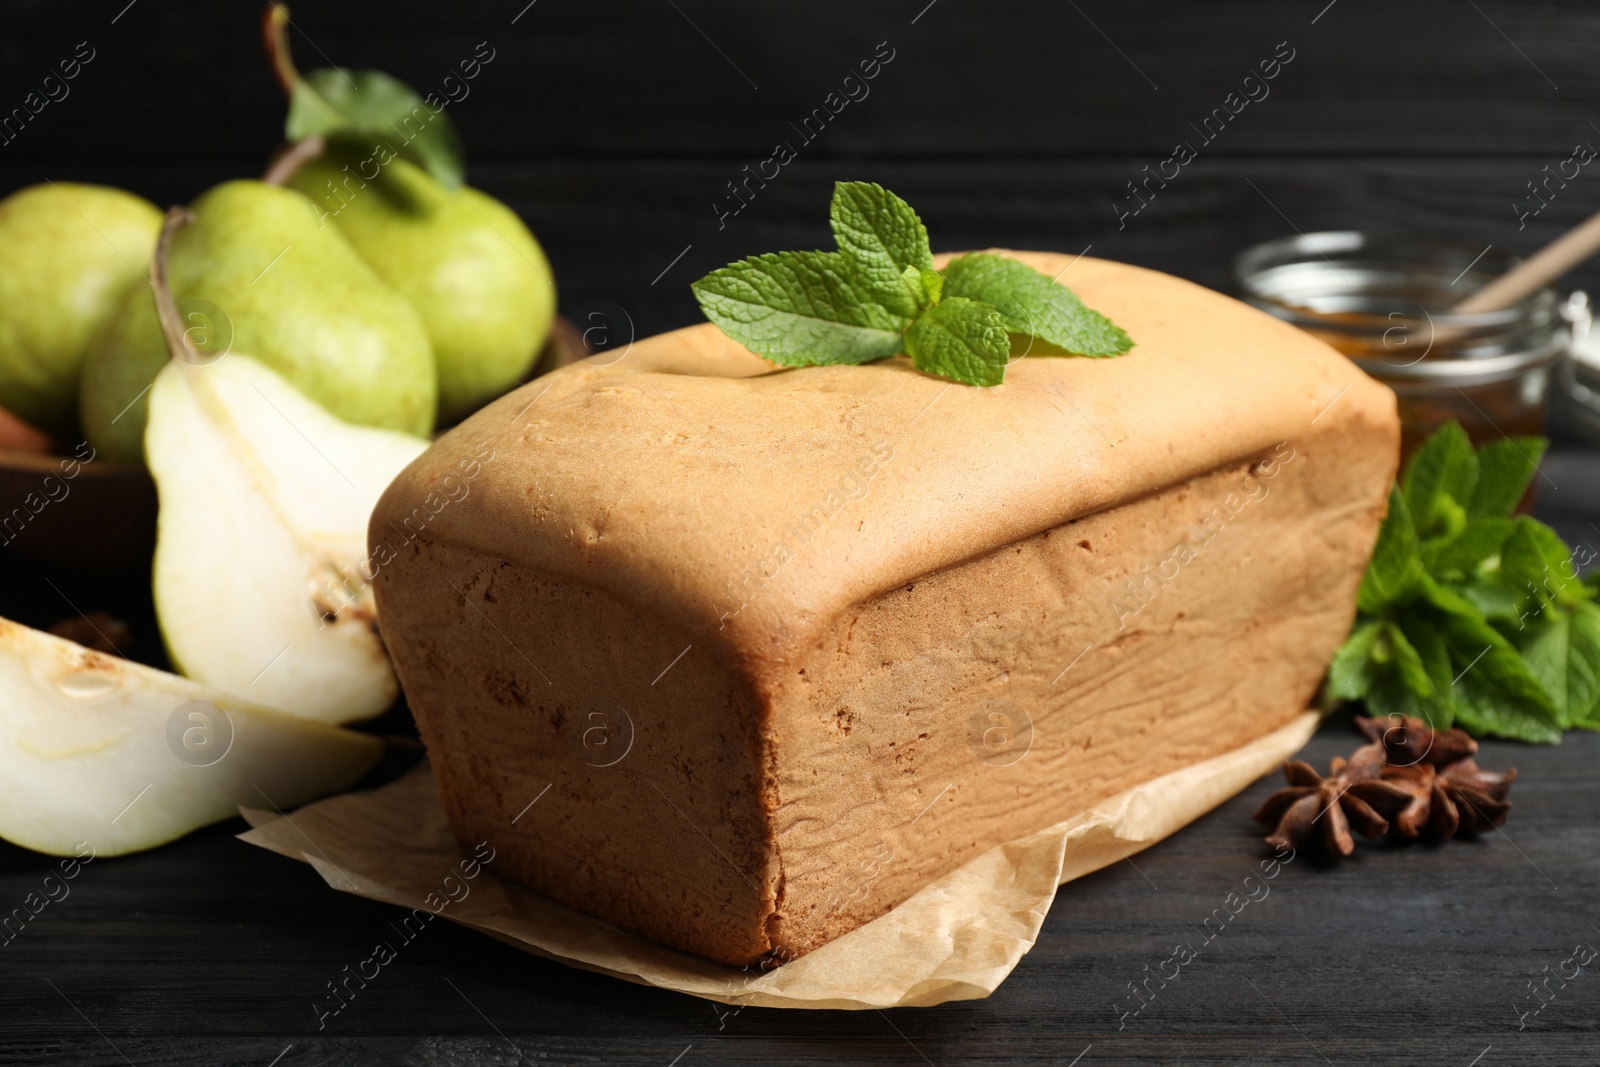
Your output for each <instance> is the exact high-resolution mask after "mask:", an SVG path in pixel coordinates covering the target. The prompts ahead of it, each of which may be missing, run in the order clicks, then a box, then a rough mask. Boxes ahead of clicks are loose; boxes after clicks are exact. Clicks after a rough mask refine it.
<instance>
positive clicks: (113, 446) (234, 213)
mask: <svg viewBox="0 0 1600 1067" xmlns="http://www.w3.org/2000/svg"><path fill="white" fill-rule="evenodd" d="M190 212H191V214H192V215H193V223H192V224H191V225H188V226H184V227H183V228H181V229H180V230H178V231H177V232H176V233H175V234H174V235H173V238H172V241H171V248H170V250H169V252H168V255H167V260H166V268H167V283H168V286H169V288H170V290H171V292H172V295H173V298H174V301H175V303H176V305H177V310H178V314H179V316H180V319H181V326H182V328H183V330H184V333H185V336H186V337H187V339H188V342H189V345H188V348H189V350H190V351H191V352H192V353H194V359H195V361H196V362H199V363H207V362H212V361H215V360H216V359H219V358H221V357H222V356H223V355H225V354H227V353H229V352H236V353H240V354H244V355H247V356H249V357H251V358H254V359H257V360H260V361H261V362H262V363H264V364H266V365H267V366H268V367H270V368H272V369H273V370H274V371H276V372H277V373H278V374H279V375H281V376H282V377H283V378H285V379H286V380H288V381H289V382H290V383H291V384H292V385H293V386H294V387H295V388H297V389H298V390H299V391H300V392H302V393H304V394H305V395H306V396H308V397H310V398H311V399H312V400H313V401H315V402H316V403H317V404H319V405H321V406H322V407H324V408H326V409H327V410H328V411H330V412H332V413H333V414H334V415H336V416H338V417H339V418H340V419H342V420H344V421H346V422H351V423H355V424H357V425H362V426H376V427H381V428H384V429H391V430H398V431H401V432H404V433H410V434H426V433H427V432H428V431H429V430H430V429H431V428H432V426H433V420H434V413H435V410H436V406H437V381H436V375H435V370H434V362H433V352H432V349H431V347H430V346H429V344H428V337H427V332H426V331H425V330H424V328H423V325H422V322H421V320H419V319H418V317H417V314H416V312H415V311H414V310H413V309H412V307H411V304H410V303H409V302H408V301H407V300H406V299H405V298H404V297H402V296H401V295H400V294H398V293H396V292H395V291H394V290H393V289H391V288H390V287H389V286H388V285H387V284H385V283H384V281H383V280H382V279H381V278H379V277H378V276H377V274H375V273H374V272H373V271H372V269H371V268H370V267H369V266H368V265H367V263H366V261H365V260H363V259H362V258H361V257H360V256H359V255H357V254H356V251H355V249H354V248H352V247H351V246H350V243H349V242H348V241H346V240H345V239H344V237H343V236H342V235H341V234H340V233H339V231H338V230H337V229H335V228H334V227H331V226H324V225H321V224H320V222H319V218H318V211H317V209H316V208H315V206H314V205H313V204H312V203H311V201H309V200H308V199H306V197H304V196H302V195H301V194H300V193H298V192H295V191H294V190H292V189H284V188H281V187H279V186H276V185H270V184H267V183H265V182H259V181H242V180H241V181H230V182H225V183H223V184H222V185H219V186H217V187H215V188H214V189H212V190H210V191H209V192H207V193H205V194H204V195H203V196H201V197H200V198H199V199H198V200H196V201H195V202H194V204H193V205H192V206H191V208H190ZM167 359H168V353H167V346H166V343H165V341H164V339H163V335H162V331H161V324H160V321H159V319H158V318H157V316H156V308H155V303H154V298H153V296H152V294H151V292H150V291H149V289H148V288H145V289H142V290H140V291H138V292H132V293H129V294H128V296H127V298H126V299H125V300H124V302H123V305H122V307H121V310H120V313H119V315H118V316H117V317H116V318H115V319H114V320H113V321H112V322H111V323H109V324H108V326H107V328H106V329H105V331H104V332H103V333H102V334H101V336H100V338H99V339H98V341H97V342H96V344H95V345H94V346H93V349H92V351H91V353H90V355H89V358H88V361H87V363H86V364H85V366H84V372H83V386H82V396H81V403H82V419H83V426H84V430H85V432H86V433H87V435H88V437H89V441H90V443H91V444H93V445H94V446H95V448H96V449H98V450H99V451H100V453H101V454H102V455H105V456H107V457H108V458H112V459H119V460H126V461H130V462H140V461H141V460H142V458H143V451H144V448H143V446H144V430H145V423H146V420H147V405H148V392H149V388H150V384H151V382H153V381H154V380H155V377H156V374H157V373H158V372H159V371H160V370H161V369H162V367H164V366H165V365H166V363H167Z"/></svg>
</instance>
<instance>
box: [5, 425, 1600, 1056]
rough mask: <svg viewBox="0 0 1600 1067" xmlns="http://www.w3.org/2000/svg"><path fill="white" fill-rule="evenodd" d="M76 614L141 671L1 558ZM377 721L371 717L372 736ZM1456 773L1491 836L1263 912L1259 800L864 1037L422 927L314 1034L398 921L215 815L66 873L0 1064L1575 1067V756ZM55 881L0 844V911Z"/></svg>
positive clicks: (1533, 752)
mask: <svg viewBox="0 0 1600 1067" xmlns="http://www.w3.org/2000/svg"><path fill="white" fill-rule="evenodd" d="M1545 469H1546V473H1547V474H1548V475H1549V476H1550V482H1551V483H1553V484H1554V485H1555V486H1556V488H1555V489H1548V488H1547V491H1546V492H1545V493H1544V495H1543V496H1542V497H1541V498H1540V513H1541V514H1542V515H1543V517H1545V518H1546V519H1549V520H1550V521H1552V522H1554V523H1555V524H1556V525H1557V526H1558V528H1560V529H1561V530H1562V532H1563V534H1564V535H1565V536H1566V537H1567V538H1568V539H1569V540H1570V541H1573V542H1585V543H1588V544H1591V545H1592V544H1600V530H1597V529H1596V528H1595V526H1593V525H1591V523H1594V524H1595V525H1600V455H1594V454H1590V453H1582V452H1576V451H1572V450H1567V451H1558V452H1556V453H1554V454H1552V455H1551V456H1550V457H1549V458H1548V459H1547V461H1546V465H1545ZM1542 484H1543V483H1542ZM69 602H70V603H69ZM72 604H76V605H78V607H80V608H82V609H84V610H94V609H99V608H104V609H110V610H112V611H113V612H115V613H117V614H119V615H121V616H123V617H124V618H127V619H129V620H130V621H131V623H132V625H133V629H134V632H135V634H134V640H135V645H134V646H133V649H132V652H133V653H134V654H139V653H144V654H145V656H146V658H150V659H153V660H157V661H159V658H160V657H159V642H158V641H157V638H156V635H155V631H154V620H153V618H152V616H151V609H150V605H149V601H148V594H147V591H146V578H145V576H144V575H142V574H135V575H129V576H124V577H122V578H120V579H116V580H108V579H106V578H104V577H94V576H88V575H83V574H73V573H68V572H54V571H52V572H44V571H40V570H37V569H35V568H32V567H28V566H24V565H19V564H17V563H16V562H15V561H11V560H5V561H4V562H3V564H0V615H6V616H10V617H15V618H18V619H20V620H21V621H24V622H28V623H32V624H35V625H47V624H48V623H49V622H51V621H53V620H55V619H58V618H62V617H69V616H71V615H73V611H74V609H73V607H72ZM0 699H5V695H4V694H0ZM405 726H406V722H405V719H404V715H403V713H398V714H392V715H391V716H390V717H388V718H387V719H386V720H383V721H381V722H380V723H379V724H378V727H377V729H379V730H380V731H388V730H398V729H404V728H405ZM1357 741H1358V735H1357V734H1356V733H1355V732H1354V730H1353V729H1352V728H1351V726H1350V723H1349V721H1348V719H1347V718H1337V717H1336V718H1335V719H1332V720H1330V721H1329V722H1328V723H1327V724H1325V725H1324V727H1323V729H1322V730H1321V732H1320V733H1319V734H1318V735H1317V737H1316V738H1315V739H1314V740H1313V741H1312V743H1311V745H1310V746H1309V748H1308V750H1307V752H1306V758H1308V759H1310V760H1311V761H1312V762H1313V763H1315V764H1317V765H1318V766H1325V765H1326V762H1327V760H1328V759H1329V758H1331V757H1332V756H1333V755H1335V754H1340V753H1348V752H1349V750H1350V749H1351V748H1353V747H1354V745H1355V744H1356V743H1357ZM404 762H405V761H404V758H403V757H395V758H391V760H390V761H388V762H387V763H386V764H385V765H384V766H383V767H380V768H379V770H378V771H377V772H375V779H374V780H381V779H382V778H383V777H386V776H392V775H393V774H395V773H397V772H398V771H399V770H400V769H401V768H402V766H403V765H404ZM1481 762H1482V763H1483V764H1484V765H1485V766H1490V767H1504V766H1512V765H1514V766H1516V767H1518V768H1519V770H1520V771H1521V777H1520V778H1519V779H1518V781H1517V784H1516V787H1515V789H1514V790H1513V793H1512V800H1513V802H1514V810H1513V814H1512V817H1511V819H1510V821H1509V822H1508V823H1507V825H1506V827H1505V830H1504V832H1502V833H1494V834H1490V835H1488V836H1486V837H1484V838H1482V839H1479V840H1476V841H1471V842H1461V841H1458V842H1451V843H1448V844H1445V845H1442V846H1438V847H1426V846H1412V847H1405V846H1366V847H1363V848H1361V849H1360V850H1358V852H1357V854H1356V856H1355V857H1354V858H1353V859H1351V860H1347V861H1345V862H1343V863H1340V864H1337V865H1326V864H1318V863H1315V862H1313V861H1312V860H1311V859H1309V858H1305V857H1302V858H1299V859H1297V860H1296V861H1295V862H1293V863H1291V864H1290V865H1288V866H1287V867H1286V868H1285V869H1284V870H1283V871H1282V872H1281V873H1280V874H1279V875H1278V877H1277V878H1276V879H1274V880H1273V881H1272V882H1270V883H1267V884H1268V886H1269V889H1268V892H1267V895H1266V896H1265V897H1261V896H1260V894H1261V890H1260V889H1249V888H1248V887H1246V886H1245V884H1244V879H1245V877H1246V876H1247V875H1250V874H1251V873H1252V872H1253V871H1254V870H1255V868H1256V865H1257V864H1258V863H1259V861H1260V860H1261V859H1262V858H1263V857H1264V856H1265V855H1267V854H1268V851H1267V850H1266V849H1265V847H1264V846H1263V845H1262V844H1261V841H1260V836H1259V835H1260V831H1259V829H1258V828H1257V827H1256V825H1255V824H1254V823H1253V822H1252V821H1251V820H1250V818H1249V815H1250V813H1251V812H1252V811H1253V810H1254V809H1255V806H1256V805H1258V804H1259V803H1260V802H1261V800H1262V799H1263V798H1264V797H1265V796H1266V795H1267V794H1268V793H1269V792H1270V791H1271V790H1272V789H1274V788H1276V785H1277V783H1276V781H1275V780H1274V779H1269V780H1265V781H1262V782H1259V783H1257V784H1256V785H1254V786H1253V787H1251V788H1250V789H1249V790H1248V791H1247V792H1246V793H1245V794H1243V795H1241V796H1239V797H1237V798H1235V799H1233V800H1232V801H1230V802H1228V803H1227V804H1224V805H1223V806H1222V807H1220V808H1219V809H1217V810H1216V811H1214V812H1212V813H1211V814H1209V815H1207V816H1206V817H1205V818H1203V819H1201V820H1200V821H1199V822H1197V823H1195V824H1194V825H1193V826H1191V827H1189V828H1187V829H1185V830H1183V831H1181V832H1180V833H1178V834H1177V835H1175V836H1174V837H1172V838H1170V839H1168V840H1167V841H1164V842H1162V843H1161V844H1159V845H1157V846H1155V847H1154V848H1152V849H1150V850H1148V851H1146V852H1144V853H1141V854H1139V855H1137V856H1135V857H1133V858H1131V859H1130V860H1129V861H1128V862H1122V863H1118V864H1117V865H1115V866H1113V867H1111V868H1108V869H1106V870H1103V871H1100V872H1098V873H1096V874H1093V875H1091V876H1089V877H1087V878H1083V879H1081V880H1079V881H1077V882H1073V883H1070V884H1068V885H1067V886H1065V887H1064V888H1063V889H1062V890H1061V893H1060V895H1059V896H1058V897H1057V898H1056V902H1055V905H1054V907H1053V908H1052V909H1051V911H1050V915H1049V918H1048V920H1047V921H1046V923H1045V926H1044V930H1043V932H1042V934H1041V936H1040V939H1039V942H1038V944H1037V946H1036V947H1035V948H1034V950H1033V951H1032V952H1031V953H1030V954H1029V955H1028V956H1026V957H1025V958H1024V959H1023V960H1022V962H1021V964H1020V965H1019V966H1018V967H1017V969H1016V971H1015V972H1014V973H1013V974H1012V976H1011V977H1010V979H1008V980H1007V981H1006V983H1005V984H1004V985H1002V986H1001V987H1000V989H999V991H998V992H996V993H995V995H994V996H992V997H990V998H989V999H988V1000H984V1001H977V1002H967V1003H957V1004H949V1005H945V1006H943V1007H939V1008H930V1009H902V1010H895V1011H891V1012H875V1011H867V1012H838V1011H823V1012H800V1011H780V1010H776V1009H768V1008H746V1009H743V1010H739V1011H735V1010H733V1009H730V1008H728V1007H726V1006H723V1005H718V1004H712V1003H710V1002H707V1001H702V1000H697V999H694V998H691V997H686V996H682V995H679V994H676V993H668V992H663V991H660V990H653V989H647V988H644V987H640V986H635V985H631V984H628V983H625V982H621V981H618V980H615V979H611V978H606V977H602V976H598V975H593V974H588V973H585V972H581V971H576V970H572V969H569V968H567V967H564V966H561V965H558V964H555V963H550V962H548V961H545V960H542V959H537V958H535V957H533V956H529V955H526V954H524V953H522V952H519V951H517V950H516V949H513V948H511V947H509V946H506V945H504V944H501V943H500V942H497V941H494V940H492V939H490V938H488V937H486V936H484V935H482V934H478V933H474V932H472V931H469V930H465V929H463V928H460V927H457V926H453V925H451V924H450V923H437V924H434V925H432V926H430V927H429V929H428V930H427V931H426V932H425V933H424V934H423V935H421V936H419V937H418V938H417V939H416V940H415V941H414V942H412V943H410V944H407V945H406V946H404V947H403V948H402V949H401V950H400V953H399V956H398V959H396V960H395V961H394V962H393V963H391V964H389V965H388V966H386V967H385V968H384V969H383V970H382V972H381V973H380V975H379V978H378V979H377V980H375V981H373V982H371V983H369V984H368V986H367V988H365V989H363V990H361V991H360V992H359V993H358V995H357V997H356V999H354V1000H353V1001H351V1003H350V1005H349V1006H348V1007H347V1008H345V1009H344V1010H343V1011H342V1012H341V1013H340V1014H339V1015H338V1016H337V1017H335V1018H332V1019H330V1020H328V1022H327V1025H326V1027H325V1028H324V1027H321V1026H319V1016H318V1014H317V1010H316V1008H315V1005H316V1004H317V1003H319V1002H321V1001H322V1000H323V999H324V997H325V996H326V994H327V983H329V982H335V981H337V980H339V979H340V978H342V976H343V975H342V972H343V968H345V967H346V966H351V967H353V966H355V965H356V964H357V963H359V962H360V961H361V960H363V959H365V958H366V957H367V956H368V955H370V953H371V950H372V946H373V945H374V944H375V943H377V942H378V941H381V940H384V939H386V938H387V939H391V940H392V937H391V928H390V926H389V925H388V924H389V923H390V922H392V921H394V920H396V919H397V918H398V917H399V916H400V915H401V914H402V912H401V911H400V909H398V908H394V907H391V906H389V905H384V904H378V903H374V902H371V901H365V900H360V899H357V898H354V897H351V896H348V895H345V894H342V893H338V892H335V891H334V890H332V889H330V888H328V887H327V886H326V885H325V884H324V883H323V881H322V879H321V878H320V877H319V876H317V875H316V874H315V873H314V872H313V871H312V870H311V869H310V868H309V867H307V866H305V865H303V864H299V863H294V862H291V861H289V860H286V859H283V858H281V857H278V856H275V855H272V854H270V853H267V852H264V851H262V850H260V849H257V848H253V847H250V846H248V845H245V844H243V843H241V842H239V841H236V840H235V839H234V837H233V835H234V834H235V833H237V832H239V831H240V830H241V829H242V828H243V824H242V823H241V822H239V821H235V822H232V823H229V824H226V825H223V826H219V827H214V828H212V829H209V830H205V831H202V832H200V833H197V834H195V835H193V836H192V837H189V838H187V839H186V840H183V841H181V842H178V843H177V844H174V845H171V846H168V847H166V848H163V849H160V850H157V851H155V852H151V853H147V854H144V855H138V856H132V857H127V858H121V859H104V860H97V861H95V862H93V863H92V864H90V865H89V866H87V867H86V868H84V869H83V872H82V873H81V874H80V875H79V876H78V878H77V879H76V880H74V881H73V882H72V883H70V886H71V891H70V895H69V896H67V897H66V898H65V899H62V900H60V901H59V902H53V903H50V904H49V905H47V906H46V907H45V908H44V910H42V911H41V912H40V913H39V914H38V916H37V917H36V918H34V919H33V920H32V921H31V922H29V923H28V925H27V926H26V928H25V929H24V930H23V932H22V934H21V935H20V936H18V937H16V938H15V939H14V940H13V941H11V942H10V943H8V944H5V945H3V946H0V1064H28V1065H35V1064H49V1065H69V1064H70V1065H76V1064H84V1065H88V1064H107V1065H115V1064H123V1063H131V1064H136V1065H138V1067H147V1065H148V1067H201V1065H205V1067H212V1065H218V1064H239V1065H257V1067H269V1065H274V1064H275V1065H276V1067H305V1065H311V1064H318V1065H322V1064H351V1065H355V1064H362V1065H365V1064H372V1065H391V1064H419V1065H423V1064H426V1065H434V1064H439V1065H443V1064H515V1063H522V1062H524V1061H528V1062H532V1061H536V1060H545V1059H548V1060H550V1061H551V1062H556V1063H593V1064H613V1063H620V1064H638V1065H651V1067H670V1065H671V1064H674V1063H676V1064H678V1065H680V1067H696V1065H706V1064H712V1065H733V1064H744V1063H749V1064H757V1063H760V1064H821V1063H853V1062H862V1061H865V1060H869V1059H870V1060H873V1061H884V1062H893V1063H905V1064H922V1063H933V1064H956V1063H995V1064H999V1063H1022V1062H1035V1063H1062V1064H1065V1063H1070V1062H1073V1060H1074V1057H1078V1056H1080V1055H1081V1056H1082V1059H1080V1060H1078V1061H1077V1062H1078V1063H1079V1064H1082V1065H1083V1067H1092V1065H1093V1064H1096V1063H1110V1062H1127V1063H1145V1062H1163V1063H1184V1064H1207V1063H1215V1064H1235V1063H1241V1062H1258V1063H1272V1064H1308V1065H1317V1064H1323V1065H1326V1064H1347V1063H1361V1062H1366V1063H1402V1062H1403V1063H1419V1064H1435V1063H1436V1064H1442V1065H1450V1067H1469V1065H1473V1064H1477V1065H1479V1067H1496V1065H1499V1064H1507V1063H1516V1062H1524V1063H1535V1062H1537V1063H1539V1064H1541V1065H1545V1067H1552V1065H1556V1064H1585V1063H1591V1064H1592V1063H1597V1062H1600V958H1595V959H1593V962H1591V963H1589V964H1588V965H1586V966H1580V962H1581V961H1582V960H1584V959H1585V958H1589V957H1593V955H1594V949H1600V735H1595V734H1580V733H1574V734H1569V735H1568V737H1567V739H1566V740H1565V742H1564V743H1563V744H1562V745H1560V746H1559V747H1529V746H1525V745H1516V744H1509V743H1488V744H1486V745H1485V746H1484V752H1483V754H1482V758H1481ZM52 866H53V861H51V860H49V859H47V858H46V857H42V856H37V855H34V854H32V853H29V852H25V851H23V850H21V849H17V848H12V847H10V846H0V909H4V910H9V909H10V908H11V907H12V906H13V905H18V904H20V903H21V902H22V900H23V898H24V897H25V896H26V895H27V894H29V893H30V892H33V891H36V890H37V889H39V887H40V885H41V882H42V879H43V877H44V875H45V874H46V873H48V871H49V870H50V869H51V868H52ZM1255 884H1257V883H1252V885H1255ZM1247 891H1248V892H1250V893H1253V894H1254V895H1255V896H1257V897H1259V898H1260V899H1258V900H1256V901H1255V902H1253V903H1250V904H1248V905H1247V906H1245V907H1244V908H1243V910H1242V911H1240V912H1239V913H1238V914H1237V916H1236V917H1235V918H1233V919H1231V920H1230V921H1229V922H1228V924H1227V926H1226V929H1225V931H1224V932H1223V933H1222V934H1221V935H1219V936H1216V937H1214V938H1213V939H1211V940H1209V941H1207V940H1206V939H1205V936H1204V935H1205V932H1206V931H1205V929H1203V924H1204V923H1205V920H1206V919H1207V917H1209V916H1211V915H1212V914H1213V911H1214V909H1217V908H1221V907H1223V902H1224V900H1225V899H1226V898H1227V897H1228V895H1229V893H1231V892H1238V893H1240V894H1241V895H1243V894H1245V893H1246V892H1247ZM1235 907H1237V904H1235ZM1216 925H1217V924H1216V923H1213V924H1212V927H1211V929H1214V928H1215V927H1216ZM1180 944H1184V945H1187V946H1188V947H1189V948H1190V949H1191V950H1196V949H1197V950H1198V954H1197V955H1196V957H1195V958H1194V959H1193V960H1191V961H1190V962H1188V963H1187V964H1186V965H1184V966H1183V967H1182V968H1181V971H1180V977H1179V978H1177V979H1176V980H1173V981H1170V982H1167V983H1166V984H1165V987H1164V988H1163V985H1162V982H1161V981H1160V980H1159V978H1158V980H1156V981H1152V982H1150V983H1149V984H1148V985H1146V984H1145V980H1146V979H1147V978H1148V977H1149V976H1150V975H1151V974H1152V973H1155V974H1158V975H1159V974H1160V973H1162V972H1165V973H1166V974H1168V975H1170V974H1171V972H1172V965H1171V964H1169V963H1168V964H1164V961H1167V960H1168V959H1169V958H1170V957H1172V956H1173V954H1174V950H1175V948H1176V946H1178V945H1180ZM1583 946H1594V948H1585V947H1583ZM1575 960H1576V961H1578V962H1575ZM1574 969H1576V970H1577V974H1576V976H1575V977H1574V976H1573V972H1574ZM1563 974H1564V975H1566V978H1565V979H1563V978H1562V977H1560V976H1561V975H1563ZM1135 985H1137V986H1139V987H1140V988H1141V989H1143V990H1153V991H1154V995H1153V996H1151V995H1150V993H1148V992H1145V993H1142V994H1136V993H1135V991H1134V989H1133V986H1135ZM1535 986H1537V988H1535Z"/></svg>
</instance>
